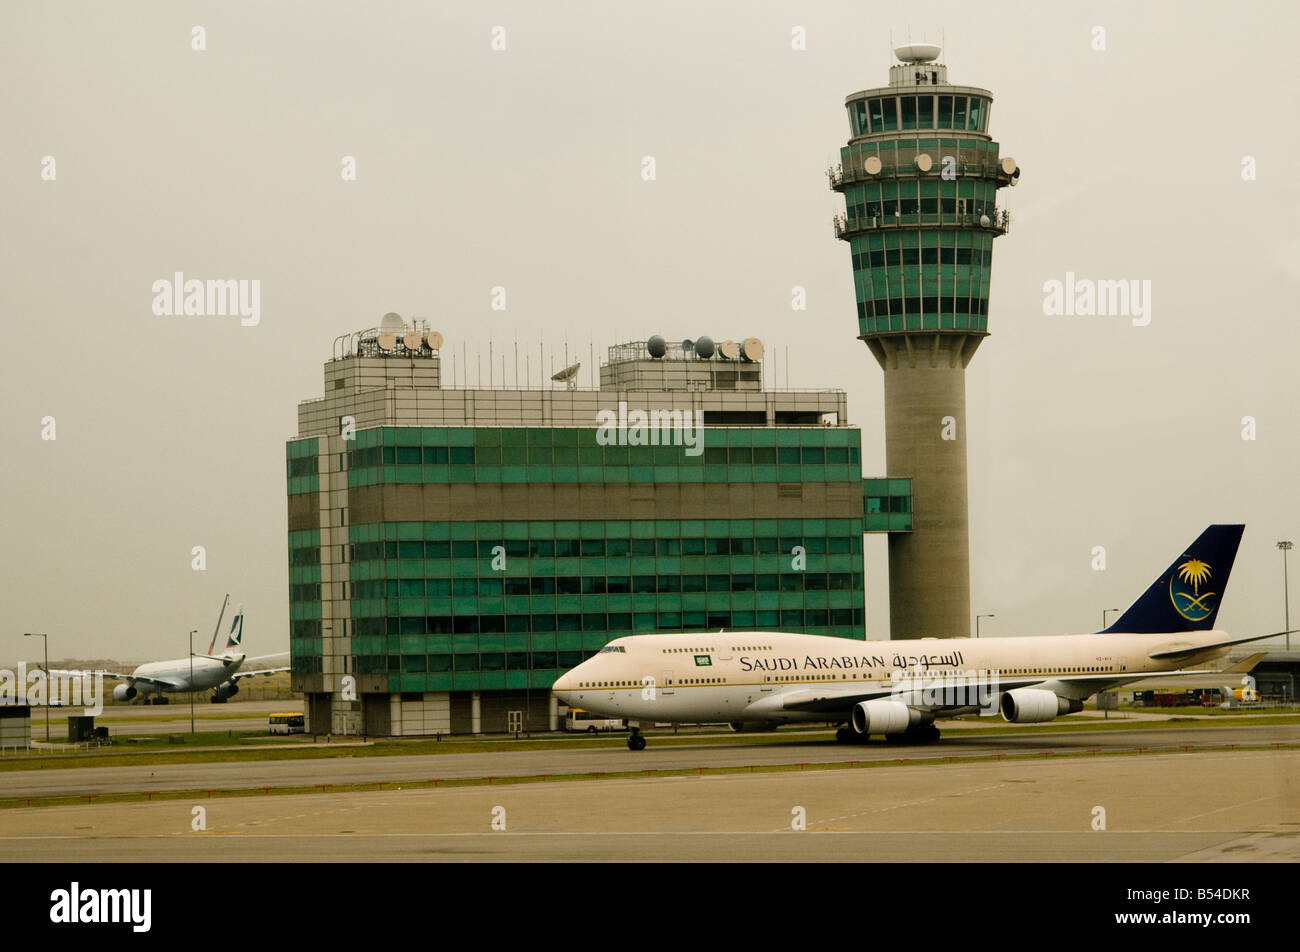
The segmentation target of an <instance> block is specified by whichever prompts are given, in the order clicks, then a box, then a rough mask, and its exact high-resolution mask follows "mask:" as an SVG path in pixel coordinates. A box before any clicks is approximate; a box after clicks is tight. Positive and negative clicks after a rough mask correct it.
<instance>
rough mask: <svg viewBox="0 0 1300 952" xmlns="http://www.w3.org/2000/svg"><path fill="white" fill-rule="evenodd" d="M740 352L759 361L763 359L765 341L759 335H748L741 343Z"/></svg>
mask: <svg viewBox="0 0 1300 952" xmlns="http://www.w3.org/2000/svg"><path fill="white" fill-rule="evenodd" d="M740 354H741V356H742V357H744V358H745V359H746V360H752V361H754V362H755V363H757V362H758V361H760V360H762V359H763V342H762V341H761V340H759V339H758V338H757V337H746V338H745V339H744V340H743V341H742V342H741V344H740Z"/></svg>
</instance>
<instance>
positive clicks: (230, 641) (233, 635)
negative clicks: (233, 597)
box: [226, 605, 244, 651]
mask: <svg viewBox="0 0 1300 952" xmlns="http://www.w3.org/2000/svg"><path fill="white" fill-rule="evenodd" d="M243 643H244V606H243V605H240V606H238V607H237V608H236V609H235V617H234V618H232V619H231V620H230V630H229V631H227V632H226V650H227V651H231V650H238V649H240V648H242V647H243Z"/></svg>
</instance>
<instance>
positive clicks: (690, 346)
mask: <svg viewBox="0 0 1300 952" xmlns="http://www.w3.org/2000/svg"><path fill="white" fill-rule="evenodd" d="M694 349H695V341H693V340H691V339H690V338H689V337H688V338H686V340H684V341H682V350H684V351H686V352H687V353H688V354H689V353H690V352H691V351H693V350H694Z"/></svg>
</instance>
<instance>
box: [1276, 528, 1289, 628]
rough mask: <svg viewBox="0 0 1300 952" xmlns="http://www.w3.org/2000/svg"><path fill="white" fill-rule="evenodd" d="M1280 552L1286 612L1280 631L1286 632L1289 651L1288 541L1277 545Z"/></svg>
mask: <svg viewBox="0 0 1300 952" xmlns="http://www.w3.org/2000/svg"><path fill="white" fill-rule="evenodd" d="M1277 547H1278V548H1279V549H1281V550H1282V604H1283V606H1284V607H1285V611H1286V626H1285V627H1284V628H1283V629H1282V630H1283V631H1285V632H1286V650H1287V651H1290V650H1291V593H1290V592H1289V591H1287V577H1286V554H1287V552H1289V551H1290V549H1291V542H1290V540H1283V541H1282V542H1279V543H1278V544H1277Z"/></svg>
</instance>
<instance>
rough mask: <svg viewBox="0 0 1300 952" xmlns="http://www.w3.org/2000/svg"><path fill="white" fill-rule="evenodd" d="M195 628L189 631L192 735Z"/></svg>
mask: <svg viewBox="0 0 1300 952" xmlns="http://www.w3.org/2000/svg"><path fill="white" fill-rule="evenodd" d="M198 633H199V630H198V629H197V628H191V629H190V734H191V735H193V734H194V636H195V635H197V634H198Z"/></svg>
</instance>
